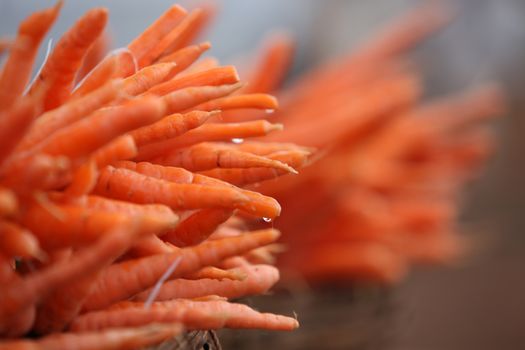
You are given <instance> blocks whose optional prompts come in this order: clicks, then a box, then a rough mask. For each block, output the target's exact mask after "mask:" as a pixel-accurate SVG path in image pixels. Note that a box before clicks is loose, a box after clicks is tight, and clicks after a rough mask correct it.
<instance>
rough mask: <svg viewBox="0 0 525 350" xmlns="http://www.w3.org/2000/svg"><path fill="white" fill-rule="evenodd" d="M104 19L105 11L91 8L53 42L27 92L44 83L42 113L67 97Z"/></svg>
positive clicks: (104, 21) (100, 31) (105, 16)
mask: <svg viewBox="0 0 525 350" xmlns="http://www.w3.org/2000/svg"><path fill="white" fill-rule="evenodd" d="M107 17H108V13H107V10H106V9H104V8H95V9H92V10H90V11H88V12H87V13H86V14H85V15H84V16H82V17H81V18H80V19H79V20H78V21H77V22H76V23H75V24H74V25H73V27H71V29H70V30H68V31H67V32H66V33H65V34H64V35H63V36H62V38H60V40H59V41H58V42H57V46H56V47H55V49H54V50H53V51H52V52H51V55H50V56H49V58H48V60H47V61H46V63H45V64H44V66H43V67H42V70H41V72H40V74H39V75H38V77H37V79H36V80H35V83H34V84H33V85H32V86H31V89H30V91H29V94H32V93H34V92H35V91H36V90H38V89H39V88H40V87H41V86H42V84H46V85H45V91H46V94H45V97H46V98H45V106H44V107H45V110H50V109H53V108H56V107H57V106H59V105H61V104H62V103H63V102H64V101H65V100H66V99H67V98H69V95H70V93H71V90H72V88H73V83H74V81H75V75H76V73H77V71H78V69H79V67H80V65H81V63H82V59H83V58H84V55H85V54H86V52H87V50H88V49H89V47H90V46H91V44H92V43H93V42H94V41H95V40H96V39H97V38H98V36H99V35H100V34H101V33H102V31H103V30H104V27H105V25H106V22H107Z"/></svg>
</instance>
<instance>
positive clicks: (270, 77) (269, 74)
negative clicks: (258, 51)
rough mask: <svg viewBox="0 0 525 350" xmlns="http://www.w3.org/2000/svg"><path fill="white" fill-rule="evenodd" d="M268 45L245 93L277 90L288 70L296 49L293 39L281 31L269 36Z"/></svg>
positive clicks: (252, 73) (249, 79)
mask: <svg viewBox="0 0 525 350" xmlns="http://www.w3.org/2000/svg"><path fill="white" fill-rule="evenodd" d="M266 45H267V46H266V48H265V49H264V51H263V53H262V55H261V56H262V58H261V59H260V62H259V63H258V65H257V66H256V67H255V68H254V70H253V71H252V72H251V74H250V77H249V78H248V85H247V86H246V88H245V89H244V91H243V92H244V93H252V92H272V91H275V90H276V89H277V88H278V87H279V85H280V83H281V81H282V80H283V78H284V76H285V74H286V72H287V71H288V68H289V66H290V63H291V61H292V55H293V51H294V47H293V46H294V45H293V41H292V39H291V38H290V37H289V36H287V35H286V34H282V33H280V34H276V35H273V36H272V37H271V38H269V39H268V43H267V44H266Z"/></svg>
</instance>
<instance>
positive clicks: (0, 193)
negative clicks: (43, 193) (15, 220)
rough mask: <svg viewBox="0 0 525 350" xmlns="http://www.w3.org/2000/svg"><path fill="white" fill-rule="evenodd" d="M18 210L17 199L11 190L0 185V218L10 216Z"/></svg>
mask: <svg viewBox="0 0 525 350" xmlns="http://www.w3.org/2000/svg"><path fill="white" fill-rule="evenodd" d="M17 212H18V200H17V198H16V194H15V193H14V192H13V190H11V189H8V188H5V187H2V186H0V218H4V217H11V216H13V215H14V214H15V213H17Z"/></svg>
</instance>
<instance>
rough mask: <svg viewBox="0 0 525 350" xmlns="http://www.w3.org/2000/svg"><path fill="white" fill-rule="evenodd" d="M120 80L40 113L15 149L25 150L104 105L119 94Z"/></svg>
mask: <svg viewBox="0 0 525 350" xmlns="http://www.w3.org/2000/svg"><path fill="white" fill-rule="evenodd" d="M121 89H122V81H120V80H114V81H111V82H109V83H107V84H106V85H104V86H103V87H101V88H100V89H97V90H95V91H93V92H92V93H90V94H87V95H86V96H83V97H82V98H79V99H77V100H73V101H70V102H67V103H65V104H64V105H62V106H60V107H59V108H56V109H54V110H51V111H48V112H46V113H44V114H42V115H41V116H40V117H39V118H38V119H37V120H36V121H35V122H34V124H33V125H32V126H31V128H30V129H29V131H28V132H27V134H26V135H25V136H24V138H23V139H22V141H21V143H20V145H19V146H18V148H17V151H25V150H28V149H29V148H31V147H32V146H34V145H35V144H37V143H39V142H41V141H42V140H43V139H44V138H46V137H48V136H49V135H51V134H52V133H54V132H55V131H57V130H59V129H61V128H63V127H66V126H68V125H70V124H72V123H74V122H76V121H78V120H80V119H82V118H84V117H85V116H87V115H88V114H90V113H91V112H94V111H95V110H97V109H99V108H100V107H102V106H104V105H105V104H107V103H109V102H110V101H112V100H115V99H117V98H118V97H119V95H120V90H121Z"/></svg>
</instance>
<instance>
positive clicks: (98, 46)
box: [75, 31, 111, 82]
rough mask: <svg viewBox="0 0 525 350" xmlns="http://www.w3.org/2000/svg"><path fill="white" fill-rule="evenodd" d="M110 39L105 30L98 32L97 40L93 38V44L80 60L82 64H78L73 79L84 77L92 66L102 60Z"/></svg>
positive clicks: (79, 79)
mask: <svg viewBox="0 0 525 350" xmlns="http://www.w3.org/2000/svg"><path fill="white" fill-rule="evenodd" d="M110 41H111V39H110V37H109V34H108V32H107V31H104V32H102V34H100V36H99V37H98V38H97V40H95V42H94V43H93V45H91V47H90V48H89V49H88V51H87V52H86V55H85V56H84V60H83V61H82V66H80V68H79V70H78V72H77V76H76V77H75V81H77V82H79V81H81V80H82V79H84V78H85V77H86V75H88V73H89V72H91V71H92V70H93V68H95V67H96V66H97V65H98V64H99V63H100V62H102V59H104V56H106V54H107V52H108V48H109V47H110Z"/></svg>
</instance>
